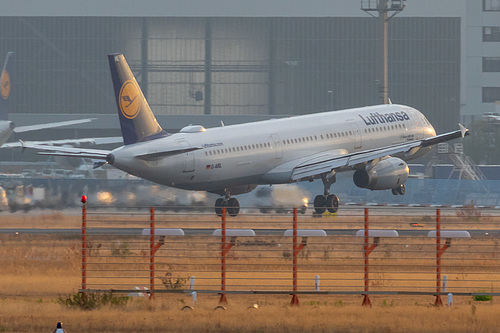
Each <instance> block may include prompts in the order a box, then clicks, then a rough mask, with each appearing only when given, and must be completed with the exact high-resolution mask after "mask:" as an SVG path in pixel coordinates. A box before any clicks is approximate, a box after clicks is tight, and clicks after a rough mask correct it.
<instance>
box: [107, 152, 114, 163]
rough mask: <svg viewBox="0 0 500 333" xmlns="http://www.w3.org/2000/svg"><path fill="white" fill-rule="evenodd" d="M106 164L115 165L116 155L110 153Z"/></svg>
mask: <svg viewBox="0 0 500 333" xmlns="http://www.w3.org/2000/svg"><path fill="white" fill-rule="evenodd" d="M106 162H108V163H109V164H111V165H113V163H115V155H113V153H109V154H108V156H106Z"/></svg>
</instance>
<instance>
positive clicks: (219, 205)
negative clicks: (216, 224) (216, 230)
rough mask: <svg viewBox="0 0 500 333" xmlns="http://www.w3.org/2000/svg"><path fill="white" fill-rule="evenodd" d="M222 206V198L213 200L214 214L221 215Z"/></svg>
mask: <svg viewBox="0 0 500 333" xmlns="http://www.w3.org/2000/svg"><path fill="white" fill-rule="evenodd" d="M224 207H225V205H224V199H222V198H219V199H217V200H215V214H217V216H222V208H224Z"/></svg>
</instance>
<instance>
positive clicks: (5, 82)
mask: <svg viewBox="0 0 500 333" xmlns="http://www.w3.org/2000/svg"><path fill="white" fill-rule="evenodd" d="M0 85H1V86H0V91H1V93H2V98H3V99H7V98H8V97H9V95H10V76H9V72H7V71H6V70H4V71H3V72H2V77H1V79H0Z"/></svg>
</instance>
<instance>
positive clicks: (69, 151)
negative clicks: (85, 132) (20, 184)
mask: <svg viewBox="0 0 500 333" xmlns="http://www.w3.org/2000/svg"><path fill="white" fill-rule="evenodd" d="M20 142H21V145H22V147H23V149H25V148H31V149H37V150H42V152H39V153H38V154H39V155H51V156H68V157H79V158H92V159H95V160H106V157H107V156H108V154H109V153H110V152H111V151H109V150H100V149H83V148H72V147H54V146H46V145H34V144H29V143H26V142H23V141H20Z"/></svg>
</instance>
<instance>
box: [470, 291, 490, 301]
mask: <svg viewBox="0 0 500 333" xmlns="http://www.w3.org/2000/svg"><path fill="white" fill-rule="evenodd" d="M478 292H480V293H485V292H486V291H484V290H481V291H478ZM472 298H473V299H474V300H475V301H478V302H488V301H491V300H492V299H493V296H491V295H473V296H472Z"/></svg>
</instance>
